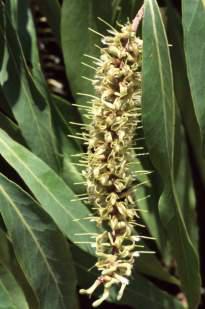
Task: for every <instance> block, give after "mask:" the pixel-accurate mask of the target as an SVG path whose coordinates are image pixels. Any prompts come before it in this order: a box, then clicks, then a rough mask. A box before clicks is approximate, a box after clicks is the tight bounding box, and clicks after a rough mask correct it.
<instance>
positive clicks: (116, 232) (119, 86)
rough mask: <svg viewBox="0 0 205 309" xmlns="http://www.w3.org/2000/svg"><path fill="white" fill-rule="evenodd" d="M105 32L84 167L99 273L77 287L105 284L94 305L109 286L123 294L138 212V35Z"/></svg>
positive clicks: (135, 248)
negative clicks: (92, 280) (134, 166)
mask: <svg viewBox="0 0 205 309" xmlns="http://www.w3.org/2000/svg"><path fill="white" fill-rule="evenodd" d="M108 32H109V35H108V36H104V37H103V39H102V43H103V45H104V47H103V48H101V56H100V58H99V59H96V61H95V62H96V64H97V65H98V67H97V69H96V74H95V79H94V80H93V85H94V87H95V90H96V94H97V96H96V98H93V100H92V122H91V125H90V126H89V128H88V136H89V138H88V151H87V161H86V162H87V168H86V170H85V171H84V176H85V178H86V182H87V193H88V199H89V202H90V203H91V204H92V205H94V211H95V217H93V219H92V220H95V221H96V224H97V225H98V226H102V227H103V232H102V233H101V234H99V235H97V236H96V243H95V246H96V255H97V258H98V260H97V263H96V267H97V269H98V270H99V271H100V273H101V274H100V276H99V278H98V279H97V280H96V281H95V283H94V284H93V285H92V286H91V287H90V288H89V289H87V290H80V292H81V293H83V294H89V295H91V294H92V293H93V291H94V290H95V289H96V288H97V287H98V286H99V285H103V286H104V292H103V294H102V296H101V297H100V299H98V300H97V301H95V302H94V303H93V306H94V307H96V306H98V305H100V304H101V303H102V302H103V301H104V300H105V299H107V298H108V297H109V294H110V288H111V287H112V286H113V285H117V286H119V292H118V297H117V298H118V300H119V299H120V298H121V297H122V295H123V292H124V289H125V287H126V285H127V284H128V283H129V280H128V278H129V277H130V275H131V273H132V268H133V264H134V260H135V257H137V256H139V254H140V249H139V248H140V247H141V246H140V245H138V244H137V242H138V241H140V237H139V236H136V233H135V231H134V227H135V224H136V220H137V218H138V214H137V210H136V207H135V206H136V201H135V199H134V194H133V190H132V188H133V181H134V179H133V176H132V173H131V165H130V163H131V162H132V161H133V158H134V148H133V147H134V145H133V144H134V142H135V141H134V136H135V133H136V128H137V126H138V123H139V116H140V108H141V106H140V105H141V63H142V40H141V39H139V38H137V37H136V33H135V32H134V31H133V30H132V26H131V24H127V25H125V26H121V29H120V31H117V30H115V29H112V30H108Z"/></svg>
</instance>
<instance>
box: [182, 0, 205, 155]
mask: <svg viewBox="0 0 205 309" xmlns="http://www.w3.org/2000/svg"><path fill="white" fill-rule="evenodd" d="M182 21H183V30H184V48H185V55H186V64H187V72H188V78H189V83H190V87H191V94H192V99H193V103H194V110H195V113H196V117H197V120H198V124H199V128H200V133H201V141H202V146H203V152H204V149H205V148H204V147H205V140H204V138H205V121H204V119H205V107H204V97H205V88H204V85H203V81H204V79H205V68H204V62H205V51H204V46H205V45H204V44H205V43H204V41H203V40H202V38H204V36H205V2H204V0H196V1H192V0H183V1H182ZM198 147H200V145H198Z"/></svg>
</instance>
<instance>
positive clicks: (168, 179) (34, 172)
mask: <svg viewBox="0 0 205 309" xmlns="http://www.w3.org/2000/svg"><path fill="white" fill-rule="evenodd" d="M0 3H1V4H0V44H1V49H0V70H1V71H0V85H1V87H0V100H1V101H0V154H1V158H0V160H1V165H0V213H1V221H0V308H19V309H24V308H25V309H26V308H33V309H36V308H40V309H44V308H49V309H61V308H63V309H70V308H72V309H74V308H86V307H85V306H88V308H90V306H91V305H90V302H89V300H88V299H86V298H82V297H79V295H78V293H77V290H78V288H79V287H87V286H89V285H90V284H92V282H93V280H94V279H95V278H96V276H97V273H96V270H95V269H92V270H90V271H88V269H90V268H91V267H92V266H93V264H94V262H95V253H94V250H93V249H92V248H90V246H89V245H88V244H79V245H77V244H75V243H76V242H77V241H80V240H82V241H83V240H85V239H83V238H82V237H80V236H77V235H76V233H82V232H90V231H95V226H93V225H92V224H91V223H89V222H87V221H85V220H84V221H83V220H81V221H74V220H75V219H78V218H82V217H85V216H87V215H88V214H89V213H90V211H89V207H87V206H88V205H86V204H85V203H84V202H83V201H81V202H73V201H71V200H73V199H75V194H80V193H82V192H84V190H85V189H84V187H83V185H75V183H81V182H82V181H83V179H82V176H81V174H80V171H81V167H80V166H79V165H76V163H77V162H78V160H77V157H75V156H72V155H75V154H77V153H79V152H81V151H85V150H86V149H85V147H84V145H83V143H82V142H81V140H80V139H77V138H76V139H75V138H74V139H72V138H68V137H67V135H68V134H70V135H72V134H77V135H78V134H79V132H80V131H81V128H79V127H76V126H74V125H71V124H70V122H76V121H77V122H79V121H83V122H85V123H86V122H88V119H87V118H86V116H85V111H84V109H83V108H78V107H76V106H75V105H74V104H75V103H77V104H80V105H82V106H83V105H86V98H85V97H82V96H80V95H78V93H79V92H85V93H90V94H92V93H93V89H92V86H91V85H90V84H89V82H88V81H86V80H85V79H83V78H82V76H87V77H90V78H92V77H93V70H92V69H90V68H88V67H86V66H84V65H82V62H88V60H87V59H86V58H85V56H84V54H91V55H95V56H97V55H98V54H99V50H98V48H96V47H95V45H96V44H97V45H100V44H101V43H100V40H99V37H97V36H96V35H95V34H93V33H91V32H90V31H89V30H88V27H92V28H93V29H95V30H97V31H99V32H101V33H106V28H107V27H106V26H105V24H103V23H102V22H100V21H99V20H98V19H97V17H98V16H100V17H101V18H103V19H104V20H106V21H108V22H109V23H111V24H112V25H115V24H116V21H119V22H121V23H123V22H126V21H127V18H128V17H129V19H132V18H133V17H134V16H135V14H136V12H137V10H138V9H139V8H140V6H141V5H142V1H138V0H104V1H99V0H64V1H62V3H60V2H58V0H52V1H51V0H44V1H40V0H39V1H37V0H36V1H27V0H7V1H0ZM176 3H177V5H176ZM176 3H175V2H174V1H171V0H169V1H168V0H167V1H163V2H162V1H161V2H158V3H157V2H156V1H155V0H146V1H145V16H144V21H143V26H142V27H141V28H140V31H139V35H142V36H143V40H144V55H143V98H142V99H143V102H142V103H143V105H142V107H143V115H142V118H143V119H142V120H143V127H144V128H143V130H139V132H138V135H139V136H145V142H140V143H139V147H145V149H146V150H147V151H149V153H150V156H149V157H139V163H140V165H141V169H143V168H146V169H151V170H154V171H155V172H154V173H153V174H152V175H148V176H147V177H145V176H143V177H142V176H141V177H139V181H144V180H147V181H148V185H145V186H142V188H141V190H140V191H139V192H138V195H137V198H140V199H143V198H144V197H145V196H147V194H151V198H150V199H144V200H142V201H141V202H140V203H139V207H141V208H142V209H145V210H148V213H147V214H145V213H142V220H143V221H144V222H145V224H146V226H147V230H146V233H147V235H151V236H154V237H156V242H150V241H148V242H146V243H145V245H146V247H148V248H149V249H153V250H156V252H157V253H156V255H144V256H142V257H140V258H139V259H138V260H137V262H136V267H135V271H134V274H133V278H132V281H131V284H130V286H129V287H128V288H127V291H126V293H125V296H124V297H123V299H122V300H121V304H116V305H115V306H116V308H120V306H122V305H123V308H183V307H187V306H188V307H189V308H198V306H199V303H200V299H201V281H200V269H199V256H201V261H202V262H203V257H204V255H203V247H202V243H203V239H204V238H203V237H204V234H203V231H204V230H203V225H202V224H203V214H204V210H203V209H204V208H203V197H204V186H205V166H204V130H205V129H204V128H205V121H204V113H205V107H204V97H205V93H204V91H205V90H204V89H205V87H204V83H203V81H204V79H205V78H204V77H205V71H204V62H205V52H204V48H203V38H204V36H205V5H204V1H203V0H196V1H191V0H182V1H178V2H176ZM162 7H163V9H162ZM168 42H169V44H171V45H168ZM91 65H92V64H91ZM137 168H138V166H137V167H136V169H137ZM197 214H198V217H197ZM197 218H198V219H197ZM138 232H139V233H140V232H141V231H140V230H138ZM199 232H200V233H199ZM198 235H200V237H198ZM201 273H202V275H203V273H204V264H203V263H201ZM202 277H203V276H202ZM202 279H203V280H204V278H202ZM115 297H116V294H115V291H114V290H113V294H112V297H111V299H110V302H111V303H112V302H113V303H116V299H115ZM201 305H202V301H201ZM110 306H114V305H110ZM104 307H105V308H109V304H108V303H107V304H105V305H104ZM102 308H103V305H102Z"/></svg>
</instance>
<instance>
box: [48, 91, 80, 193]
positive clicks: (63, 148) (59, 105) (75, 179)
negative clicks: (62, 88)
mask: <svg viewBox="0 0 205 309" xmlns="http://www.w3.org/2000/svg"><path fill="white" fill-rule="evenodd" d="M52 107H53V119H54V129H55V134H56V137H57V141H58V148H59V151H60V153H61V154H62V157H63V158H62V160H63V164H62V174H61V175H62V177H63V179H64V180H65V182H66V183H67V184H68V185H69V187H70V188H71V189H72V190H73V191H74V192H76V193H84V192H85V188H84V186H83V185H78V186H76V185H75V183H81V182H83V178H82V175H81V173H80V172H81V170H82V168H80V167H79V166H76V165H74V164H73V163H77V162H78V157H73V155H76V154H77V153H82V152H83V149H82V144H81V143H79V140H77V139H75V138H72V137H68V134H71V135H73V136H75V134H76V133H77V132H79V131H81V128H80V127H79V126H72V125H71V124H69V122H70V121H72V122H77V123H82V120H81V118H80V116H79V114H78V112H77V110H76V109H75V108H74V106H72V105H71V103H69V102H67V101H66V100H65V99H62V98H60V97H59V96H53V97H52ZM76 127H77V128H76ZM79 129H80V130H79Z"/></svg>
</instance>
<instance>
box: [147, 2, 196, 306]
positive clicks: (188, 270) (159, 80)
mask: <svg viewBox="0 0 205 309" xmlns="http://www.w3.org/2000/svg"><path fill="white" fill-rule="evenodd" d="M143 38H144V58H143V74H144V81H143V118H144V129H145V136H146V140H147V145H148V147H149V150H150V154H151V159H152V161H153V164H154V165H155V167H156V169H157V170H158V171H159V173H160V174H161V177H162V179H163V182H164V191H163V194H162V196H161V198H160V201H159V211H160V216H161V220H162V222H163V224H164V226H165V228H166V230H167V233H168V237H169V239H170V241H171V245H172V250H173V252H174V256H175V258H176V261H177V266H178V271H179V275H180V279H181V282H182V287H183V289H184V291H185V293H186V296H187V298H188V301H189V305H190V308H196V307H197V305H198V303H199V298H200V273H199V262H198V257H197V254H196V252H195V250H194V247H193V244H192V242H191V240H190V237H189V234H188V231H187V228H186V225H185V221H184V218H183V215H182V211H181V207H180V204H179V197H178V195H177V191H176V188H175V178H174V175H175V173H174V166H175V165H174V160H175V159H177V158H175V157H174V155H175V144H174V141H175V138H179V135H177V132H176V131H175V125H176V111H175V96H174V87H173V79H172V70H171V62H170V56H169V51H168V43H167V39H166V34H165V30H164V27H163V22H162V19H161V16H160V11H159V8H158V6H157V4H156V1H155V0H154V1H151V0H146V1H145V17H144V25H143ZM156 89H157V90H158V91H156Z"/></svg>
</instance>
